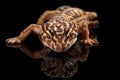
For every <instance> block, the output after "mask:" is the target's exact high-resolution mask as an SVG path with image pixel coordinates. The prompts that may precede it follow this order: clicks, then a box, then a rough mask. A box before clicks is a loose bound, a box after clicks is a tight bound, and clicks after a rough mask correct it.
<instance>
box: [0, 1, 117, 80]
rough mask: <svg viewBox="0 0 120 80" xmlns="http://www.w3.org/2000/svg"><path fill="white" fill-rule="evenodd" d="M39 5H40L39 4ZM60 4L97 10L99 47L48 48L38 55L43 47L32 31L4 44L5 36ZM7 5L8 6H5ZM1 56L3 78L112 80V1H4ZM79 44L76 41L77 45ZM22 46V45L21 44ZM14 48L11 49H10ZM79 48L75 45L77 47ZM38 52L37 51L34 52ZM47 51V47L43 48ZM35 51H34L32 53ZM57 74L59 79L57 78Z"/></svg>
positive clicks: (113, 52)
mask: <svg viewBox="0 0 120 80" xmlns="http://www.w3.org/2000/svg"><path fill="white" fill-rule="evenodd" d="M41 4H42V5H41ZM61 5H71V6H76V7H80V8H83V9H85V10H89V11H96V12H97V13H98V20H99V21H100V25H99V28H98V29H95V30H94V32H95V34H96V35H97V38H98V41H99V46H92V47H89V46H82V45H80V46H79V50H81V52H77V51H76V50H75V49H76V48H75V46H72V47H71V49H70V50H69V51H67V52H66V53H65V54H63V53H60V54H56V53H55V52H53V51H51V52H50V53H47V52H49V50H47V52H46V54H39V51H40V50H42V49H43V46H42V45H41V43H40V42H39V40H38V38H37V37H36V36H35V35H34V34H31V35H30V37H29V38H28V39H27V40H25V41H24V42H23V44H21V45H13V46H9V45H5V42H4V41H5V39H7V38H9V37H14V36H16V35H18V34H19V33H20V32H21V31H22V30H23V29H25V28H26V27H27V26H28V25H29V24H32V23H35V22H36V21H37V19H38V17H39V16H40V15H41V14H42V13H43V12H44V11H45V10H49V9H55V8H56V7H59V6H61ZM5 6H8V7H5ZM0 10H1V12H0V14H1V15H0V16H1V20H2V21H1V23H2V25H1V26H0V54H1V55H0V59H1V65H0V66H1V71H0V72H1V73H2V76H1V77H3V80H6V79H7V78H9V79H15V80H18V79H22V80H24V79H27V80H28V79H32V80H46V79H49V80H61V79H65V80H66V79H68V80H99V79H100V80H103V79H108V78H110V79H112V78H113V80H115V77H114V74H115V55H116V53H115V52H116V51H114V48H115V46H114V44H115V42H114V41H113V40H114V39H115V37H114V36H115V35H114V31H115V22H113V21H115V19H114V16H113V13H114V12H112V11H114V8H113V3H112V1H111V0H109V1H106V2H105V1H95V0H94V1H93V2H92V1H87V0H86V1H85V0H83V1H79V0H78V1H77V0H71V1H68V0H65V1H64V0H63V1H60V0H58V1H57V0H56V1H54V2H52V1H51V2H50V1H43V2H42V1H41V2H40V3H39V4H22V3H21V4H4V5H3V6H2V5H1V7H0ZM77 45H78V43H76V46H77ZM21 46H22V47H21ZM12 47H14V48H12ZM77 48H78V46H77ZM36 51H38V52H36ZM45 51H46V50H45ZM33 52H36V53H37V54H35V55H34V54H33ZM4 76H5V77H4ZM57 77H59V78H57Z"/></svg>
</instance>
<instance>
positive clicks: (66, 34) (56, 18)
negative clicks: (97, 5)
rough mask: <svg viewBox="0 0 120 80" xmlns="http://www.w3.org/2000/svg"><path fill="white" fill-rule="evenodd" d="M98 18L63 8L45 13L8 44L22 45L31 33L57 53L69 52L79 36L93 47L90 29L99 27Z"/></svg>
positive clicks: (82, 11)
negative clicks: (90, 27)
mask: <svg viewBox="0 0 120 80" xmlns="http://www.w3.org/2000/svg"><path fill="white" fill-rule="evenodd" d="M96 17H97V13H96V12H88V11H84V10H82V9H80V8H76V7H70V6H61V7H59V8H57V9H56V10H52V11H45V12H44V13H43V15H41V16H40V18H39V19H38V21H37V23H36V24H31V25H30V26H28V27H27V28H26V29H25V30H23V31H22V32H21V33H20V35H19V36H16V37H14V38H9V39H6V43H8V44H14V43H21V42H22V41H23V40H25V39H26V38H27V37H28V36H29V34H30V33H31V32H35V33H36V34H37V35H38V37H39V39H40V41H41V42H42V43H43V45H44V46H45V47H48V48H50V49H52V50H54V51H55V52H64V51H67V50H68V49H69V48H70V47H71V46H72V45H73V44H74V43H75V42H76V41H77V37H78V36H79V34H81V40H82V41H83V42H84V43H85V44H88V45H93V44H95V43H96V40H95V41H94V40H92V39H90V38H89V29H88V27H89V26H92V27H94V26H98V21H97V20H94V19H95V18H96ZM79 41H80V40H79Z"/></svg>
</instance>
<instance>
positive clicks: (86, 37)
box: [81, 20, 97, 45]
mask: <svg viewBox="0 0 120 80" xmlns="http://www.w3.org/2000/svg"><path fill="white" fill-rule="evenodd" d="M81 26H82V27H81V30H82V36H81V39H82V41H83V42H84V43H85V44H88V45H94V44H97V41H96V40H93V39H91V38H90V37H89V34H90V33H89V29H88V23H87V21H86V20H84V21H82V22H81Z"/></svg>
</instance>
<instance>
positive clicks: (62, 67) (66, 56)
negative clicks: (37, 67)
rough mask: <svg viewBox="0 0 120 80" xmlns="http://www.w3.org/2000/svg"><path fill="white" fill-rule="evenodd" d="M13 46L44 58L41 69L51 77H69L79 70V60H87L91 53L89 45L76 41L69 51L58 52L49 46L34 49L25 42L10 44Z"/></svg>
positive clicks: (34, 57) (33, 56)
mask: <svg viewBox="0 0 120 80" xmlns="http://www.w3.org/2000/svg"><path fill="white" fill-rule="evenodd" d="M8 46H9V47H12V48H19V49H20V50H21V51H22V52H23V53H25V54H26V55H28V56H30V57H31V58H33V59H40V58H42V59H43V61H42V65H41V70H42V72H43V73H44V74H45V75H47V76H49V77H54V78H55V77H58V78H69V77H72V76H74V75H75V74H76V73H77V71H78V64H77V62H78V61H80V62H85V61H86V60H87V58H88V55H89V47H90V46H86V45H80V44H79V43H76V44H75V45H74V46H72V47H71V48H70V49H69V50H68V51H66V52H64V53H59V54H56V52H53V51H51V50H50V49H49V48H44V49H42V50H37V51H32V50H31V49H29V48H28V46H27V45H25V44H16V45H8Z"/></svg>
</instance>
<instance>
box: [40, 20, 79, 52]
mask: <svg viewBox="0 0 120 80" xmlns="http://www.w3.org/2000/svg"><path fill="white" fill-rule="evenodd" d="M73 28H74V25H73V24H72V23H68V22H65V21H51V22H48V23H46V24H45V25H44V31H45V36H43V37H45V38H44V40H42V42H43V44H44V45H45V46H47V47H49V48H51V49H52V50H54V51H55V52H64V51H67V50H68V49H69V48H70V47H71V46H72V45H73V44H74V43H75V42H76V40H77V33H75V31H74V30H73Z"/></svg>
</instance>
